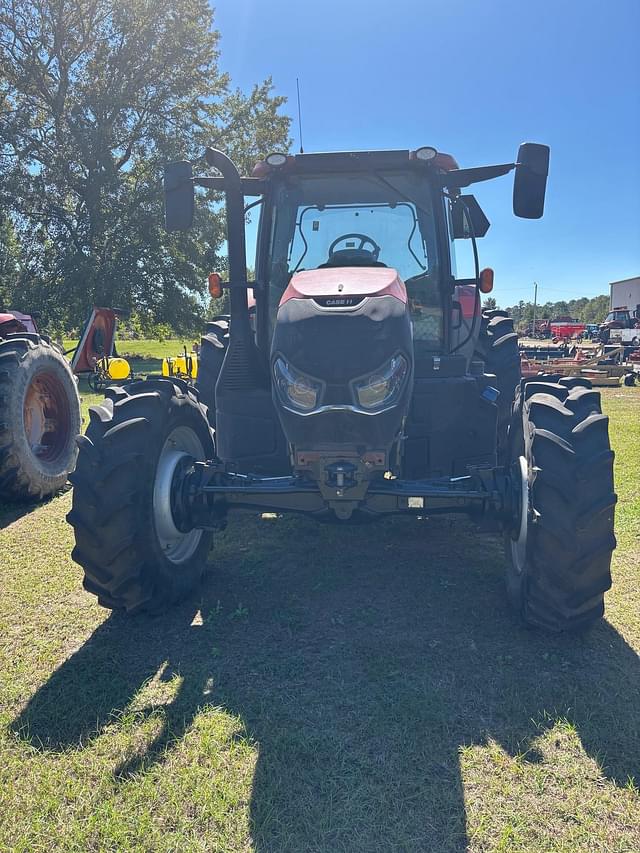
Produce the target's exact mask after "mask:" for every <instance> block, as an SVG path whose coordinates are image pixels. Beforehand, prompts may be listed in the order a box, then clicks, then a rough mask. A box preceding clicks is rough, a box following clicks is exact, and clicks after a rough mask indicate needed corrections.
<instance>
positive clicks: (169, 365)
mask: <svg viewBox="0 0 640 853" xmlns="http://www.w3.org/2000/svg"><path fill="white" fill-rule="evenodd" d="M162 375H163V376H177V377H179V378H180V379H195V378H196V377H197V375H198V355H197V353H195V352H190V353H187V348H186V347H185V348H184V353H183V354H182V355H177V356H175V357H174V358H163V359H162Z"/></svg>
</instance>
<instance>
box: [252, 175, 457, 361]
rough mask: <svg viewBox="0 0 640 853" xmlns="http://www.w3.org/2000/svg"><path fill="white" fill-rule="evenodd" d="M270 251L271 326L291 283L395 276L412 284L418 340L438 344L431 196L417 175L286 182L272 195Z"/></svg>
mask: <svg viewBox="0 0 640 853" xmlns="http://www.w3.org/2000/svg"><path fill="white" fill-rule="evenodd" d="M269 248H270V252H269V309H270V311H269V313H270V316H271V320H272V323H273V321H274V319H275V313H276V311H277V307H278V303H279V301H280V297H281V296H282V293H283V292H284V290H285V289H286V287H287V284H288V283H289V280H290V278H291V276H292V275H293V274H294V273H296V272H300V271H302V270H312V269H323V268H327V267H358V266H377V267H392V268H393V269H395V270H397V272H398V273H399V275H400V277H401V278H402V279H403V280H404V282H405V284H406V285H407V291H408V294H409V299H410V303H411V308H412V315H413V318H414V336H415V337H417V338H422V339H429V340H433V342H434V345H437V344H438V342H439V341H440V338H441V331H442V329H441V327H442V310H441V300H440V294H439V290H438V286H437V281H438V275H437V261H438V259H437V252H436V229H435V221H434V213H433V204H432V197H431V190H430V187H429V183H428V181H427V179H426V178H425V177H424V176H423V175H421V174H419V173H413V172H411V173H402V172H386V171H385V172H384V173H367V174H366V175H364V174H357V175H345V174H337V175H331V174H323V175H317V176H315V175H312V176H304V177H293V178H288V179H287V180H286V183H283V184H282V185H281V186H280V187H279V188H278V189H277V190H276V193H275V197H274V199H273V210H272V226H271V237H270V247H269Z"/></svg>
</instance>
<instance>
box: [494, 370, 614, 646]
mask: <svg viewBox="0 0 640 853" xmlns="http://www.w3.org/2000/svg"><path fill="white" fill-rule="evenodd" d="M545 379H547V377H540V379H536V380H534V381H533V382H530V383H523V384H522V385H521V387H520V389H519V391H518V394H517V398H516V402H515V405H514V411H513V418H512V420H511V424H510V427H509V459H510V462H511V465H512V473H513V474H514V476H515V475H516V474H517V468H518V465H519V464H520V463H519V460H521V459H522V458H524V460H526V465H525V466H524V470H525V473H526V484H525V486H526V490H527V491H528V518H527V523H526V525H525V529H526V533H525V535H524V537H522V536H520V537H518V536H517V531H513V532H512V533H508V534H507V535H506V551H507V561H508V568H507V578H506V581H507V592H508V595H509V599H510V602H511V604H512V606H513V608H514V609H515V611H516V613H517V614H518V616H519V617H520V618H521V620H522V621H523V622H525V623H526V624H528V625H532V626H536V627H539V628H545V629H547V630H550V631H579V630H584V629H586V628H589V627H590V626H591V625H593V624H594V623H595V622H597V621H598V620H599V619H600V618H601V617H602V615H603V613H604V593H605V591H606V590H608V589H609V588H610V586H611V573H610V566H611V554H612V552H613V549H614V548H615V545H616V540H615V536H614V528H613V524H614V507H615V503H616V495H615V493H614V491H613V458H614V454H613V452H612V450H611V448H610V444H609V434H608V418H607V417H606V416H604V415H603V414H602V410H601V407H600V394H599V392H598V391H594V390H592V389H591V388H590V386H589V387H586V386H585V380H584V379H561V380H559V381H558V382H549V381H544V380H545ZM587 385H588V383H587ZM514 526H515V527H517V526H518V525H514Z"/></svg>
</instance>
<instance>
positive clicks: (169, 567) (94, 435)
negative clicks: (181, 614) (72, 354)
mask: <svg viewBox="0 0 640 853" xmlns="http://www.w3.org/2000/svg"><path fill="white" fill-rule="evenodd" d="M78 442H79V445H80V452H79V454H78V462H77V465H76V470H75V472H74V474H73V476H72V478H71V481H72V483H73V486H74V489H73V505H72V509H71V512H70V513H69V514H68V516H67V520H68V522H69V523H70V524H71V525H73V528H74V531H75V540H76V545H75V548H74V549H73V553H72V557H73V559H74V560H75V562H76V563H78V564H79V565H80V566H81V567H82V568H83V569H84V587H85V589H86V590H88V592H91V593H93V594H94V595H96V596H97V598H98V601H99V603H100V604H102V605H103V607H108V608H111V609H122V610H126V611H127V612H128V613H133V612H136V611H142V610H144V611H148V612H152V613H153V612H160V611H162V610H164V609H165V608H166V607H168V606H169V605H171V604H173V603H174V602H176V601H178V600H179V599H181V598H183V597H184V596H186V595H187V594H188V593H189V592H190V591H191V590H192V589H193V588H194V587H195V586H196V584H197V583H198V582H199V581H200V578H201V577H202V575H203V573H204V570H205V567H206V561H207V554H208V552H209V548H210V546H211V534H210V533H208V532H204V531H202V530H187V531H184V530H182V529H179V527H178V526H177V525H176V521H175V513H174V506H175V498H176V491H175V481H174V474H177V476H178V477H179V476H180V474H181V472H184V470H185V469H186V468H187V467H188V466H189V464H190V462H192V461H193V460H194V459H195V460H198V461H204V460H206V459H212V458H213V457H214V455H215V453H214V446H213V437H212V431H211V429H210V427H209V424H208V422H207V416H206V411H205V409H204V408H203V406H202V405H201V404H200V403H199V402H198V396H197V394H196V393H194V391H193V390H192V389H190V387H189V386H188V385H187V383H185V382H182V381H181V380H179V379H154V380H151V379H150V380H147V381H138V382H133V383H132V384H131V385H128V386H127V388H126V389H125V388H108V389H107V391H106V399H105V400H104V402H103V403H101V404H100V405H99V406H95V407H93V408H92V409H91V411H90V423H89V427H88V429H87V431H86V434H85V435H84V436H81V437H80V438H79V440H78ZM181 526H182V525H181Z"/></svg>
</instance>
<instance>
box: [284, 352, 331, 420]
mask: <svg viewBox="0 0 640 853" xmlns="http://www.w3.org/2000/svg"><path fill="white" fill-rule="evenodd" d="M273 375H274V378H275V382H276V388H277V389H278V395H279V397H280V399H281V400H282V402H283V403H284V405H285V406H291V407H292V408H294V409H298V410H299V411H301V412H310V411H312V410H313V409H315V408H316V406H317V405H318V398H319V396H320V391H321V390H322V385H321V384H320V383H319V382H317V381H316V380H315V379H312V378H311V377H310V376H305V374H304V373H300V371H299V370H296V369H295V367H292V366H291V365H290V364H288V362H286V361H285V360H284V359H283V358H276V360H275V361H274V363H273Z"/></svg>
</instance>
